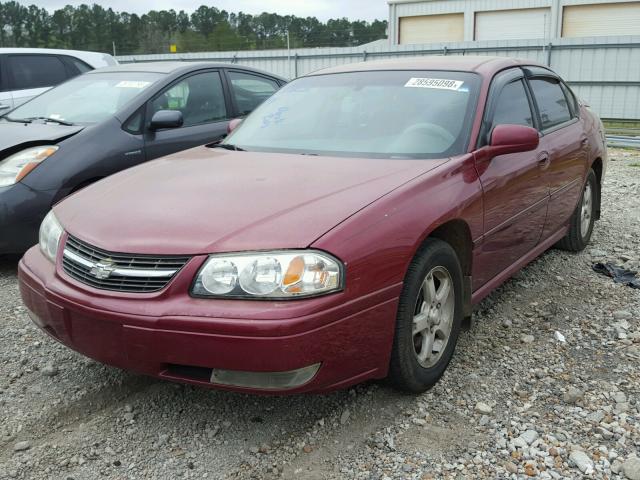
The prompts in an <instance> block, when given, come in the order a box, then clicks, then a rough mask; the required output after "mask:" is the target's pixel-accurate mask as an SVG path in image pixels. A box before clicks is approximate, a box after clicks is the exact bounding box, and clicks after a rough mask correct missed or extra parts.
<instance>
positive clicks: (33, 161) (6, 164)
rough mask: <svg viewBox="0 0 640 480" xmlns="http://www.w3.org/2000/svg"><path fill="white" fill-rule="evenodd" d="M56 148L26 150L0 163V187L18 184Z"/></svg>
mask: <svg viewBox="0 0 640 480" xmlns="http://www.w3.org/2000/svg"><path fill="white" fill-rule="evenodd" d="M58 148H59V147H57V146H56V145H43V146H41V147H33V148H27V149H26V150H23V151H21V152H18V153H15V154H13V155H11V156H10V157H7V158H5V159H4V160H2V161H0V187H6V186H9V185H13V184H15V183H18V182H19V181H20V180H22V179H23V178H24V177H26V176H27V175H28V174H29V173H30V172H31V171H32V170H33V169H34V168H36V167H37V166H38V165H40V163H41V162H42V161H43V160H46V159H47V158H49V157H50V156H51V155H53V154H54V153H56V151H58Z"/></svg>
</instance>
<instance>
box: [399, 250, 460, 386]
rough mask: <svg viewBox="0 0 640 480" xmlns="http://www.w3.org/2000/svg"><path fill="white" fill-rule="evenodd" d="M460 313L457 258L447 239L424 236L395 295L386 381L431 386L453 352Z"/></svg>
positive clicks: (437, 378)
mask: <svg viewBox="0 0 640 480" xmlns="http://www.w3.org/2000/svg"><path fill="white" fill-rule="evenodd" d="M447 283H448V284H449V290H448V293H447V295H445V287H444V285H445V284H447ZM429 287H431V288H429ZM434 293H435V295H434ZM434 297H435V298H434ZM462 317H463V278H462V268H461V267H460V262H459V261H458V257H457V256H456V253H455V251H454V250H453V248H451V246H450V245H449V244H448V243H445V242H443V241H442V240H438V239H431V238H430V239H427V240H426V242H425V243H424V245H423V246H422V248H421V249H420V251H419V252H418V253H417V254H416V256H415V258H414V259H413V261H412V262H411V264H410V265H409V269H408V271H407V275H406V276H405V280H404V286H403V289H402V293H401V294H400V301H399V305H398V314H397V318H396V331H395V336H394V340H393V349H392V351H391V361H390V366H389V377H388V378H389V380H390V382H391V383H392V384H393V385H394V386H395V387H396V388H398V389H400V390H403V391H406V392H410V393H421V392H424V391H426V390H428V389H429V388H431V387H432V386H433V385H435V383H436V382H437V381H438V380H439V379H440V377H441V376H442V374H443V373H444V371H445V370H446V368H447V365H449V361H450V360H451V357H452V356H453V351H454V350H455V347H456V343H457V341H458V335H459V334H460V328H461V325H462ZM414 323H415V325H416V328H415V331H414ZM420 327H426V328H425V329H423V330H420ZM448 329H449V333H448V336H447V335H446V330H448Z"/></svg>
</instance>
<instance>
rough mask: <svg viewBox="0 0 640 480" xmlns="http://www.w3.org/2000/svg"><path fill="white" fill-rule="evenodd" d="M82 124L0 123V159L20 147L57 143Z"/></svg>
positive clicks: (79, 129) (74, 132)
mask: <svg viewBox="0 0 640 480" xmlns="http://www.w3.org/2000/svg"><path fill="white" fill-rule="evenodd" d="M83 128H84V127H83V126H76V125H74V126H66V125H55V124H41V123H37V124H36V123H14V122H7V123H5V122H1V123H0V160H2V159H3V158H5V157H6V156H8V155H10V154H12V153H15V152H17V151H19V150H20V149H21V147H24V148H28V147H29V146H31V145H38V144H43V143H58V142H59V141H61V140H64V139H65V138H68V137H70V136H72V135H75V134H76V133H78V132H79V131H81V130H82V129H83Z"/></svg>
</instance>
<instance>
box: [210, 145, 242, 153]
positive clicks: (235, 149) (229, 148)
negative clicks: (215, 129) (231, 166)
mask: <svg viewBox="0 0 640 480" xmlns="http://www.w3.org/2000/svg"><path fill="white" fill-rule="evenodd" d="M213 148H224V149H225V150H233V151H234V152H246V150H245V149H244V148H240V147H238V146H237V145H232V144H231V143H219V144H217V145H214V146H213Z"/></svg>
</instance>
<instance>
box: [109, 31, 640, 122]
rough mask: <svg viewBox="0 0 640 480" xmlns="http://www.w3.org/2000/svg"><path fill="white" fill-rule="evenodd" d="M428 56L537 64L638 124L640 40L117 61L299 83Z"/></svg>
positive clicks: (602, 110) (381, 44)
mask: <svg viewBox="0 0 640 480" xmlns="http://www.w3.org/2000/svg"><path fill="white" fill-rule="evenodd" d="M424 55H492V56H508V57H518V58H524V59H531V60H535V61H537V62H539V63H543V64H545V65H548V66H550V67H551V68H553V69H554V70H555V71H556V72H558V73H559V74H560V75H561V76H562V77H563V78H565V79H566V80H567V82H568V83H569V84H570V85H571V87H572V88H573V90H574V91H575V92H576V93H577V94H578V96H580V97H581V98H583V99H585V100H586V101H587V102H588V103H589V104H590V105H591V107H592V108H593V109H594V110H595V111H597V112H598V113H599V114H600V116H601V117H602V118H608V119H620V120H640V36H621V37H593V38H572V39H569V38H562V39H555V40H553V41H549V40H517V41H515V40H508V41H491V42H462V43H442V44H429V45H396V46H391V45H389V43H388V42H387V41H386V40H383V41H378V42H374V43H372V44H367V45H363V46H360V47H350V48H306V49H304V48H303V49H295V50H290V51H288V50H263V51H242V52H203V53H184V54H181V53H177V54H162V55H129V56H122V57H119V58H118V60H119V61H120V62H122V63H132V62H152V61H170V60H183V61H202V60H207V61H216V62H227V63H235V64H239V65H247V66H250V67H255V68H259V69H262V70H266V71H268V72H272V73H274V74H277V75H281V76H283V77H286V78H295V77H298V76H300V75H304V74H306V73H309V72H313V71H316V70H319V69H322V68H326V67H331V66H335V65H342V64H347V63H353V62H361V61H370V60H377V59H384V58H397V57H409V56H424Z"/></svg>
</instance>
